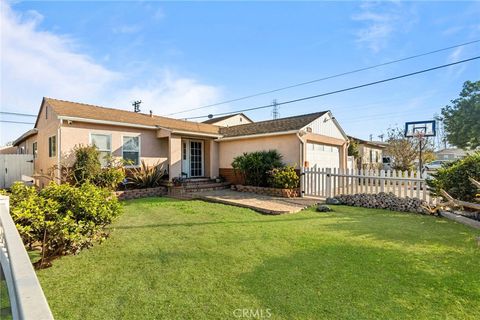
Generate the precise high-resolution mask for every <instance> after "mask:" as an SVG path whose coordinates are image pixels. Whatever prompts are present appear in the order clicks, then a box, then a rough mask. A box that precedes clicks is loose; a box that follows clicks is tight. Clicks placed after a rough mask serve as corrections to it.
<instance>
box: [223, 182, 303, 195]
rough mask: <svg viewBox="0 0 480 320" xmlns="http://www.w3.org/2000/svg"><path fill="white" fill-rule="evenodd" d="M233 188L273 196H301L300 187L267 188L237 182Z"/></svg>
mask: <svg viewBox="0 0 480 320" xmlns="http://www.w3.org/2000/svg"><path fill="white" fill-rule="evenodd" d="M232 189H234V190H236V191H240V192H250V193H256V194H263V195H267V196H272V197H282V198H296V197H299V196H300V189H299V188H295V189H280V188H266V187H255V186H245V185H242V184H237V185H235V186H232Z"/></svg>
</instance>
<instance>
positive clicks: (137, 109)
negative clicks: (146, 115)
mask: <svg viewBox="0 0 480 320" xmlns="http://www.w3.org/2000/svg"><path fill="white" fill-rule="evenodd" d="M141 103H142V100H135V101H133V102H132V106H133V111H134V112H137V113H138V112H140V104H141Z"/></svg>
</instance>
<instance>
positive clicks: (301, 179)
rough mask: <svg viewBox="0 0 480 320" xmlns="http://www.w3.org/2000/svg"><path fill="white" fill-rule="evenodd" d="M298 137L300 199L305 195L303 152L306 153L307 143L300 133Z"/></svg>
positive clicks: (297, 134)
mask: <svg viewBox="0 0 480 320" xmlns="http://www.w3.org/2000/svg"><path fill="white" fill-rule="evenodd" d="M296 136H297V138H298V140H300V163H299V167H300V197H303V193H304V172H303V170H304V169H303V167H304V156H303V151H304V144H305V142H304V141H303V139H302V137H301V136H300V132H297V133H296Z"/></svg>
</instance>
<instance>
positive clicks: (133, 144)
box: [122, 136, 140, 166]
mask: <svg viewBox="0 0 480 320" xmlns="http://www.w3.org/2000/svg"><path fill="white" fill-rule="evenodd" d="M122 153H123V155H122V156H123V159H124V160H127V161H129V162H130V163H129V164H130V165H133V166H138V165H139V164H140V138H139V137H127V136H124V137H123V146H122Z"/></svg>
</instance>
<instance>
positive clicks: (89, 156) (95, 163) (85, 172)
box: [72, 145, 102, 185]
mask: <svg viewBox="0 0 480 320" xmlns="http://www.w3.org/2000/svg"><path fill="white" fill-rule="evenodd" d="M74 153H75V163H74V164H73V168H72V175H73V179H74V181H75V184H79V185H80V184H82V183H85V182H86V181H93V180H94V179H95V178H96V177H97V176H98V175H99V174H100V172H101V171H102V165H101V163H100V160H99V157H100V152H99V151H98V150H97V147H95V146H82V145H80V146H77V147H75V149H74Z"/></svg>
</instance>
